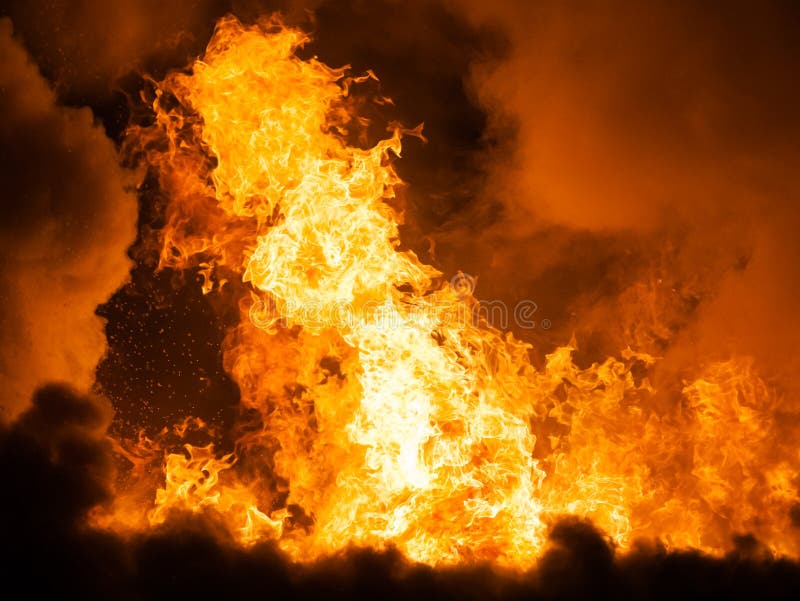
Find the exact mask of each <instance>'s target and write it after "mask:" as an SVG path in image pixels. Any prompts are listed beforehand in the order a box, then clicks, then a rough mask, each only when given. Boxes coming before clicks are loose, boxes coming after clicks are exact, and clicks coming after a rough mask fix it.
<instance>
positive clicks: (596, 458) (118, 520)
mask: <svg viewBox="0 0 800 601" xmlns="http://www.w3.org/2000/svg"><path fill="white" fill-rule="evenodd" d="M307 40H308V38H307V37H306V36H305V35H304V34H303V33H302V32H300V31H297V30H294V29H290V28H286V27H284V26H283V25H282V24H281V23H280V21H279V20H277V19H276V18H273V19H272V20H270V21H269V22H265V23H263V24H261V25H260V26H256V27H244V26H243V25H241V24H240V23H239V22H238V21H236V20H235V19H233V18H226V19H224V20H222V21H221V22H220V23H219V25H218V27H217V31H216V33H215V35H214V37H213V39H212V40H211V42H210V44H209V47H208V49H207V51H206V54H205V56H204V57H203V58H202V60H198V61H197V62H196V63H195V64H194V65H193V67H192V69H191V72H189V73H188V74H185V73H175V74H171V75H170V76H168V77H167V78H166V79H165V80H164V81H162V82H160V83H159V84H158V95H157V99H156V102H155V103H154V107H153V108H154V110H155V113H156V116H157V121H156V124H155V125H154V126H153V127H151V128H147V129H144V130H135V131H132V132H131V136H132V139H134V140H136V142H137V143H138V144H140V145H141V148H142V149H143V150H144V153H145V156H146V158H147V161H148V162H149V164H150V165H151V166H152V167H153V168H155V169H157V171H158V174H159V177H160V184H161V188H162V190H163V191H164V193H165V194H167V195H168V196H169V198H170V199H171V204H170V207H169V210H168V224H167V226H166V227H165V229H164V231H163V242H164V247H163V254H162V263H163V264H164V265H165V266H170V267H176V268H185V267H189V266H200V267H201V268H202V271H203V274H204V276H205V284H204V289H205V290H206V291H207V292H210V293H214V291H215V290H216V289H217V288H218V287H219V286H221V285H225V282H226V280H227V281H229V282H230V281H233V280H234V279H239V280H242V281H244V282H246V283H247V285H248V286H247V287H246V288H242V289H246V290H247V292H246V293H245V294H244V297H243V298H242V299H241V303H240V305H241V311H242V320H241V324H240V325H239V326H238V328H237V329H236V330H235V331H232V332H231V333H230V334H229V336H228V338H227V341H226V344H225V364H226V368H227V369H228V371H229V372H230V373H231V374H232V376H233V377H234V379H235V380H236V381H237V382H238V384H239V386H240V389H241V394H242V404H243V406H244V411H243V415H246V416H247V418H246V419H244V420H243V424H242V427H241V428H240V429H239V435H238V437H237V440H236V447H235V450H234V452H233V453H232V454H230V453H229V454H221V453H217V452H215V450H214V446H213V445H210V444H209V445H203V446H191V445H187V447H186V453H178V454H169V453H168V454H166V458H165V461H164V471H165V480H164V481H162V482H161V483H160V484H158V485H157V486H158V490H157V491H154V487H155V486H156V485H154V483H153V481H152V478H150V477H148V476H146V474H147V469H146V467H147V465H148V462H152V461H153V460H154V458H155V459H157V460H159V461H160V460H162V459H164V455H163V451H162V450H161V448H162V446H161V445H160V443H158V442H152V441H139V442H137V443H135V444H134V443H129V444H126V445H123V447H124V451H123V452H124V453H125V454H126V455H127V456H128V458H129V459H131V461H132V462H133V463H134V470H133V472H132V475H131V477H130V482H129V484H128V488H127V491H126V493H125V494H122V495H120V497H119V499H118V500H117V505H116V507H115V508H114V509H113V511H112V514H111V515H106V516H97V520H98V522H99V523H104V524H106V525H109V526H111V527H114V528H117V529H120V530H123V529H130V528H133V529H138V528H146V527H148V524H157V523H160V522H162V521H163V520H164V519H165V518H166V516H167V515H168V513H169V512H170V511H171V510H189V511H201V510H202V511H209V510H211V511H216V512H217V513H218V514H219V515H220V516H221V521H222V522H223V523H224V524H225V526H226V527H227V529H228V530H229V531H230V533H231V534H232V535H233V536H234V537H236V538H237V539H238V540H240V541H241V542H242V543H252V542H254V541H258V540H262V539H276V540H278V541H279V544H280V546H281V547H282V548H283V549H285V550H286V551H287V552H288V553H289V554H290V555H291V556H292V557H293V558H295V559H298V560H313V559H315V558H318V557H320V556H324V555H327V554H331V553H334V552H336V551H338V550H341V549H343V548H345V547H347V546H349V545H361V546H368V547H373V548H383V547H386V546H389V545H393V546H396V547H397V548H399V549H400V550H401V551H402V552H403V553H404V554H405V555H407V556H408V557H409V558H411V559H413V560H417V561H422V562H425V563H429V564H453V563H465V562H472V561H477V560H487V561H491V562H496V563H498V564H502V565H507V566H511V567H515V568H525V567H528V566H530V565H532V564H534V563H535V561H536V559H537V557H538V556H540V555H541V553H542V548H543V545H544V541H545V534H546V525H547V524H548V522H549V521H550V520H551V519H552V518H554V517H557V516H559V515H562V514H567V513H569V514H576V515H579V516H583V517H588V518H591V519H592V520H594V521H595V523H596V524H597V525H598V526H600V527H601V528H603V529H604V530H605V531H606V532H607V533H608V534H609V536H610V537H612V538H613V539H614V541H616V543H617V544H619V545H620V546H622V547H623V548H624V547H627V546H629V545H630V544H631V543H632V542H633V541H634V540H635V539H636V538H639V537H649V538H651V537H658V538H660V539H661V540H662V541H663V542H664V543H665V544H666V545H667V546H669V547H685V546H692V547H697V548H700V549H703V550H706V551H709V552H722V551H724V550H726V549H727V548H728V545H729V544H730V536H731V535H732V534H733V533H737V532H744V531H747V532H752V533H754V534H756V535H757V536H758V537H759V538H760V539H761V540H762V541H763V542H764V543H765V544H767V545H769V546H770V547H771V548H772V549H773V550H775V551H777V552H781V553H788V554H796V553H797V544H798V541H797V538H796V536H794V535H792V534H791V530H790V529H789V528H788V520H789V517H788V515H789V509H790V507H791V506H792V504H793V503H794V502H795V501H796V499H795V494H794V487H793V486H792V483H791V479H792V477H793V469H792V467H791V466H792V465H796V463H797V459H798V457H797V449H796V448H792V447H791V446H790V445H781V444H779V443H778V442H777V441H776V440H777V439H776V438H775V437H773V436H771V432H772V431H773V430H774V428H776V427H777V425H776V423H775V418H774V417H773V416H774V415H775V412H776V411H777V408H778V406H779V404H780V401H781V399H780V398H778V397H777V396H776V395H775V393H774V392H773V391H771V390H770V389H769V387H768V386H767V385H766V384H765V383H764V382H762V381H761V380H760V379H759V377H758V375H757V374H755V373H753V372H752V370H751V368H750V366H749V364H748V363H747V361H745V360H740V359H732V360H731V361H729V362H726V363H718V364H714V365H711V366H709V367H708V368H707V371H706V373H705V374H703V375H701V376H700V377H699V378H698V379H697V380H696V381H694V382H692V383H687V384H686V385H685V388H684V390H683V397H684V400H685V402H684V404H683V406H682V407H679V408H669V409H667V408H664V407H662V406H659V404H658V403H654V402H653V399H654V398H655V394H656V392H655V390H654V389H653V387H652V386H651V384H650V382H649V381H648V379H647V378H646V377H644V376H634V374H635V373H636V374H639V373H646V372H647V370H648V368H650V367H651V366H652V364H653V363H654V362H655V361H657V359H656V358H654V357H651V356H649V355H647V354H644V353H638V352H635V349H634V350H630V349H628V350H625V351H623V352H622V353H621V356H620V358H619V359H613V358H610V359H608V360H607V361H606V362H604V363H603V364H600V365H594V366H591V367H589V368H587V369H581V368H579V367H577V366H576V365H575V364H574V363H573V362H572V358H571V353H572V348H570V347H564V348H561V349H559V350H558V351H556V352H555V353H553V354H552V355H550V356H548V358H547V361H546V365H545V366H544V368H543V369H542V370H537V369H535V368H534V367H533V366H532V365H531V363H530V361H529V358H528V347H527V345H526V344H524V343H522V342H520V341H518V340H515V339H514V338H513V337H512V336H510V335H508V336H505V335H503V334H502V333H501V332H499V331H496V330H494V329H492V328H490V327H488V326H486V325H482V324H480V323H475V322H473V321H472V320H470V319H468V316H469V315H471V314H472V307H473V305H474V303H475V300H474V299H473V297H472V294H471V292H472V291H471V290H468V289H467V290H465V289H463V288H461V287H454V286H451V285H450V284H448V283H446V282H445V281H444V280H443V279H442V278H441V274H440V273H438V272H437V271H436V270H435V269H434V268H432V267H430V266H427V265H424V264H423V263H422V262H421V261H420V260H419V259H418V258H417V256H416V255H415V254H414V253H412V252H410V251H407V250H400V248H399V246H400V244H399V238H398V224H399V222H400V219H401V215H400V214H399V213H398V211H397V209H396V208H395V207H394V206H393V198H394V196H395V189H396V188H397V187H398V186H399V185H401V182H400V180H399V178H398V176H397V174H396V173H395V171H394V169H393V168H392V160H393V158H395V157H398V156H399V155H400V151H401V136H402V135H403V134H404V133H409V132H407V131H405V132H404V131H403V130H401V129H399V128H395V129H393V130H392V131H391V132H390V135H388V137H387V138H386V139H384V140H383V141H381V142H379V143H378V144H377V145H375V146H373V147H371V148H364V147H362V146H361V145H358V144H356V143H355V142H354V140H357V139H359V134H363V133H364V132H365V128H366V122H365V121H364V120H363V119H361V118H359V116H358V115H357V114H356V112H355V108H354V107H355V103H354V102H353V101H352V100H351V96H350V89H351V87H352V86H354V85H356V84H358V83H359V82H361V81H363V80H364V79H365V78H366V77H373V76H372V74H368V75H367V76H365V77H364V78H352V77H348V76H347V74H346V70H345V69H332V68H330V67H327V66H326V65H324V64H322V63H321V62H319V61H318V60H316V59H310V60H303V59H301V58H299V57H298V56H297V55H296V54H295V51H296V50H297V49H298V48H299V47H300V46H302V45H303V44H304V43H305V42H306V41H307ZM413 133H416V134H419V132H418V131H417V132H413ZM179 434H180V433H179ZM148 495H149V496H148ZM153 497H154V505H152V504H151V505H150V506H149V507H147V508H145V509H143V508H142V505H143V502H142V499H148V501H147V502H148V503H152V502H153Z"/></svg>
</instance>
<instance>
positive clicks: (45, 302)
mask: <svg viewBox="0 0 800 601" xmlns="http://www.w3.org/2000/svg"><path fill="white" fill-rule="evenodd" d="M0 50H1V51H2V54H3V57H4V60H3V64H2V67H0V108H2V114H3V119H2V122H0V149H2V156H3V161H2V164H1V165H0V187H1V188H2V190H3V192H2V218H1V219H0V264H1V265H2V271H0V287H1V289H2V296H3V302H2V308H0V332H1V333H2V338H3V346H2V349H0V386H1V387H2V389H3V390H4V391H5V394H4V398H3V402H2V404H0V406H2V408H3V411H4V412H5V413H6V417H10V416H13V415H14V414H15V413H17V412H18V411H19V410H20V408H22V407H23V406H24V404H25V403H26V402H28V399H30V396H31V394H32V392H33V390H34V389H35V388H36V387H38V386H39V385H41V384H42V383H45V382H49V381H59V380H63V381H68V382H71V383H72V384H73V385H74V386H76V387H78V388H80V389H84V390H85V389H88V388H89V386H91V384H92V382H93V381H94V369H95V366H96V364H97V361H98V360H99V359H100V357H101V355H102V354H103V351H104V349H105V346H106V343H105V337H104V334H103V324H102V321H101V320H100V318H99V317H97V316H95V314H94V312H95V309H96V307H97V305H98V304H99V303H101V302H103V301H104V300H105V299H106V298H108V296H109V295H110V294H111V293H112V292H113V291H114V290H115V289H116V287H117V286H118V285H119V284H120V283H121V282H122V281H123V279H124V278H125V277H126V275H127V273H128V269H129V267H130V263H129V260H128V258H127V257H126V256H125V249H126V247H127V246H128V244H130V242H132V241H133V238H134V233H135V224H136V200H135V196H134V195H133V194H132V193H131V192H128V191H126V186H128V185H129V184H130V183H131V182H132V178H131V176H130V174H128V173H126V172H125V171H124V170H123V169H121V168H120V166H119V163H118V158H117V153H116V150H115V148H114V146H113V144H112V143H111V141H110V140H108V138H106V137H105V135H104V133H103V130H102V128H100V127H98V126H97V125H95V123H94V119H93V116H92V113H91V111H89V110H88V109H71V108H63V107H60V106H58V105H57V104H56V101H55V98H54V95H53V92H52V91H51V90H50V88H49V87H48V85H47V83H46V82H45V80H44V79H42V77H41V76H40V75H39V73H38V71H37V69H36V66H35V65H34V64H33V63H32V62H31V61H30V60H29V58H28V56H27V54H26V52H25V50H24V49H23V48H22V47H21V46H20V44H19V43H18V42H17V41H16V40H15V39H14V38H13V37H12V31H11V24H10V22H9V21H8V20H7V19H3V20H2V21H0Z"/></svg>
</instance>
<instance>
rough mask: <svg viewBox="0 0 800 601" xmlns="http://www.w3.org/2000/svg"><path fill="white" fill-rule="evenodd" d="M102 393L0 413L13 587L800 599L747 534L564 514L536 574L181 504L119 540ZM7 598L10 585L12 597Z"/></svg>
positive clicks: (64, 394)
mask: <svg viewBox="0 0 800 601" xmlns="http://www.w3.org/2000/svg"><path fill="white" fill-rule="evenodd" d="M111 417H112V411H111V409H110V406H109V404H108V403H107V402H106V401H105V400H104V399H102V398H95V397H85V396H80V395H78V394H76V393H75V392H73V391H72V390H70V389H68V388H66V387H61V386H57V385H51V386H48V387H45V388H42V389H40V390H39V391H38V392H37V393H36V395H35V397H34V399H33V403H32V406H31V408H30V409H29V410H28V411H26V412H25V413H23V414H22V415H21V416H20V417H19V419H17V420H16V421H15V422H14V423H13V424H10V425H2V426H0V474H2V479H3V484H2V493H0V516H2V517H0V537H1V540H2V548H3V555H4V557H3V558H2V561H1V562H0V574H1V575H2V586H3V589H4V591H6V592H8V591H19V594H21V595H23V596H24V597H26V598H48V597H58V598H60V599H71V598H75V599H124V600H127V599H131V600H138V599H211V598H215V599H225V600H231V599H327V600H334V599H353V598H359V599H376V600H377V599H475V600H479V599H480V600H481V601H485V600H491V599H596V598H613V599H664V600H670V601H672V600H675V599H792V598H794V599H796V598H800V597H799V596H800V564H798V563H796V562H792V561H788V560H778V559H774V558H772V557H770V556H769V555H768V554H767V553H765V552H764V551H763V549H761V548H760V547H759V545H758V543H757V542H756V541H754V540H752V539H750V538H748V537H743V538H742V539H740V540H739V541H738V542H737V548H736V551H735V552H733V553H731V554H729V555H728V556H726V557H725V558H722V559H715V558H710V557H707V556H703V555H701V554H699V553H693V552H682V553H667V552H665V551H664V550H663V549H662V548H659V547H657V546H652V547H649V548H640V549H638V550H637V551H634V552H632V553H629V554H627V555H625V556H618V555H615V553H614V550H613V549H612V548H611V547H610V546H609V545H608V544H607V542H606V540H605V539H604V537H603V536H602V535H601V533H599V532H598V531H596V530H595V529H594V528H593V527H592V526H591V525H589V524H587V523H585V522H579V521H575V520H569V519H568V520H565V521H563V522H561V523H559V524H556V525H555V526H554V527H553V529H552V530H551V533H550V543H551V544H550V547H549V550H548V551H547V552H546V554H545V555H544V557H543V558H542V560H541V562H540V564H539V566H538V567H537V568H536V569H535V570H534V571H531V572H530V573H528V574H525V575H522V576H514V575H509V574H505V575H504V574H502V573H499V572H497V571H494V570H492V569H491V568H490V567H488V566H476V567H470V568H460V569H433V568H429V567H426V566H420V565H413V564H409V563H408V562H407V561H406V560H404V559H403V558H402V556H401V555H400V554H399V553H397V552H394V551H387V552H382V553H376V552H372V551H364V550H358V549H354V550H351V551H349V552H347V553H343V554H342V555H341V556H339V557H335V558H331V559H327V560H325V561H321V562H319V563H316V564H314V565H310V566H298V565H294V564H291V563H290V562H288V561H287V560H286V559H285V558H284V557H283V556H282V554H281V553H280V552H279V551H278V550H277V549H276V548H275V547H274V546H272V545H271V544H261V545H257V546H255V547H252V548H250V549H243V548H241V547H238V546H236V545H235V544H233V543H232V542H230V541H227V540H226V538H225V536H224V535H222V534H220V532H221V531H222V529H221V528H219V527H218V526H216V525H215V523H214V518H213V516H201V517H198V516H175V517H174V518H173V519H172V520H171V521H170V522H169V523H168V524H167V525H165V526H163V527H161V528H158V529H155V530H153V531H151V532H149V533H147V534H145V535H140V536H137V537H134V538H132V539H123V538H121V537H118V536H116V535H114V534H110V533H106V532H99V531H97V530H93V529H91V528H89V527H87V526H86V525H85V523H86V517H87V513H88V512H89V511H90V510H91V509H92V508H93V507H95V506H96V505H98V504H102V503H104V502H107V501H109V500H110V499H111V498H112V497H113V492H112V486H111V483H112V482H113V480H114V477H115V470H114V458H113V454H112V448H111V444H110V442H109V441H108V439H107V437H106V428H107V427H108V424H109V423H110V420H111ZM7 598H8V597H7Z"/></svg>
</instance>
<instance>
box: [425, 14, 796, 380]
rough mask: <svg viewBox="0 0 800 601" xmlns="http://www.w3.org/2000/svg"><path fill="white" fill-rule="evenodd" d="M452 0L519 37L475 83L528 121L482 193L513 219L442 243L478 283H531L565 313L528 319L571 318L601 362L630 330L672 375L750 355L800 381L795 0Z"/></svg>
mask: <svg viewBox="0 0 800 601" xmlns="http://www.w3.org/2000/svg"><path fill="white" fill-rule="evenodd" d="M453 6H454V7H455V10H461V11H465V13H466V14H468V15H469V16H470V19H472V20H473V22H475V23H483V24H487V23H490V24H493V25H494V26H496V27H498V28H500V29H501V30H502V31H504V32H506V34H507V35H508V39H509V44H510V52H509V56H508V57H507V59H506V60H502V61H499V62H498V61H495V62H490V63H485V64H482V65H477V66H476V67H475V68H474V69H473V73H472V75H471V77H470V82H471V84H472V86H473V89H474V91H475V94H476V96H477V98H478V100H479V102H480V104H481V106H483V107H484V109H485V110H486V111H487V113H488V115H489V117H488V119H489V123H490V125H489V131H490V132H491V131H494V132H496V135H500V136H502V134H503V132H509V131H511V132H513V135H511V136H506V137H505V140H506V144H505V146H504V149H505V150H506V152H502V153H495V154H494V155H492V156H490V159H491V162H490V163H489V164H488V165H487V183H486V185H485V186H484V187H483V189H482V191H481V193H480V195H481V196H482V198H483V199H484V204H486V203H492V202H493V203H496V204H498V205H499V206H500V207H501V209H500V211H499V213H498V214H499V218H498V219H497V220H496V221H495V222H494V224H493V225H492V226H491V227H489V228H485V229H484V230H483V231H482V232H481V233H480V235H479V236H477V238H478V239H477V242H476V241H475V239H470V240H469V241H468V242H465V240H464V236H463V229H462V227H461V226H460V225H459V224H458V223H454V224H453V225H454V227H453V229H452V230H451V231H449V232H445V234H444V235H443V236H442V239H441V244H440V245H439V248H440V257H441V258H442V260H443V261H444V262H445V263H447V264H448V265H450V264H452V263H454V262H455V260H456V258H460V259H461V262H462V268H464V269H465V270H466V269H469V266H464V265H463V262H464V257H468V261H469V262H471V263H472V264H473V265H474V269H475V271H474V273H478V274H479V276H481V277H482V279H481V280H480V285H479V287H478V294H479V295H481V294H483V295H487V296H489V297H490V298H497V297H499V298H503V299H507V300H509V301H510V302H512V303H513V302H514V301H515V300H516V299H519V298H523V297H526V296H527V297H529V298H533V299H535V300H536V301H537V302H538V304H539V313H540V316H541V317H548V318H550V319H551V321H552V323H553V326H554V327H553V329H552V330H551V331H549V332H542V331H541V330H539V331H534V332H527V333H526V332H522V335H528V336H530V337H531V338H532V339H534V340H535V341H536V342H537V343H539V344H540V345H541V346H542V347H544V348H545V349H547V348H548V347H550V346H552V345H553V344H560V343H563V342H564V341H565V340H567V339H568V338H569V336H570V335H571V334H572V333H576V334H577V335H578V343H579V345H581V347H582V349H583V350H584V351H587V352H586V353H584V356H585V358H586V359H587V360H588V359H599V358H601V357H602V356H603V355H605V354H612V353H617V352H619V350H620V349H621V348H624V347H625V346H627V345H628V344H631V345H633V346H634V347H637V348H639V349H641V350H645V351H648V352H652V353H654V354H656V355H660V356H666V359H667V360H666V361H665V362H664V363H663V365H664V369H669V370H670V374H671V375H672V371H671V370H673V369H674V370H679V369H683V368H684V367H686V366H691V365H695V366H696V365H698V364H700V363H702V362H704V361H707V360H712V359H716V358H725V357H727V356H733V355H752V356H755V357H756V359H757V361H758V363H759V368H760V369H763V370H764V372H765V373H767V374H769V375H772V376H776V377H777V378H778V379H779V380H781V385H782V386H783V387H785V388H786V389H787V390H788V389H789V388H790V387H791V386H790V385H791V383H790V382H789V380H790V378H792V377H793V374H794V373H796V368H797V366H798V364H797V359H796V353H795V352H793V351H792V347H793V345H794V344H795V341H796V340H798V339H800V329H799V327H798V323H800V322H799V321H798V320H797V319H796V317H795V315H794V309H793V302H792V299H793V298H796V297H797V292H798V290H797V286H798V282H800V278H798V271H797V269H798V267H797V265H798V262H797V258H798V252H800V251H799V249H800V244H799V243H798V241H797V237H796V236H795V235H794V232H795V231H796V229H797V225H798V219H800V217H798V213H799V212H798V210H797V199H798V193H799V192H800V190H799V189H798V184H797V178H796V177H795V176H794V173H796V169H797V167H798V158H800V144H799V143H798V140H799V139H800V136H798V134H800V119H798V118H797V112H796V109H795V107H796V106H797V105H798V100H800V98H799V96H800V94H799V93H798V89H797V86H796V85H795V82H794V79H795V77H794V70H795V65H796V64H797V60H798V58H800V45H798V44H797V37H796V31H797V25H798V19H799V18H800V13H798V11H797V7H796V5H794V4H793V3H787V2H778V1H775V2H767V3H759V4H758V5H757V6H756V5H753V4H752V3H742V2H733V3H726V5H725V7H724V8H723V7H719V9H718V10H708V8H709V7H707V6H700V5H697V4H695V3H686V2H645V3H641V2H628V1H617V2H613V3H607V2H594V1H573V2H536V3H532V2H517V1H504V2H498V3H491V4H486V3H483V2H471V1H463V2H455V3H453ZM471 219H473V217H471V216H467V217H466V218H463V219H462V222H469V221H470V220H471ZM484 274H485V277H484ZM679 366H682V367H679ZM670 377H671V376H670ZM795 392H796V389H795Z"/></svg>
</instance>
